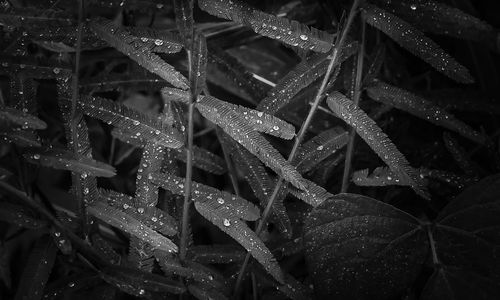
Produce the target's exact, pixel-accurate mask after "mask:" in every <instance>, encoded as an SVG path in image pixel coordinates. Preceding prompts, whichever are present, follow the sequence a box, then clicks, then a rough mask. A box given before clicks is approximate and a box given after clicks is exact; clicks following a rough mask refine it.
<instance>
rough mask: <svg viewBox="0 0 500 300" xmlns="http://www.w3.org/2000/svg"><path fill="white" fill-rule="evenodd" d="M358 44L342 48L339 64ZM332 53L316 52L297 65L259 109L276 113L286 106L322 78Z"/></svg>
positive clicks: (263, 101)
mask: <svg viewBox="0 0 500 300" xmlns="http://www.w3.org/2000/svg"><path fill="white" fill-rule="evenodd" d="M356 49H357V44H356V43H351V44H348V45H347V46H345V47H344V48H343V49H342V54H341V55H340V58H339V64H340V63H342V62H343V61H345V60H346V59H347V58H349V57H350V56H351V55H352V54H354V53H355V52H356ZM329 57H330V54H315V55H313V56H311V57H310V58H308V59H306V60H303V61H302V62H301V63H299V64H298V65H297V66H295V67H294V68H293V69H292V70H291V71H290V72H288V73H287V74H286V75H285V77H283V78H282V79H281V80H280V81H279V82H278V84H277V85H276V86H275V87H274V88H273V89H272V90H271V91H269V93H268V95H267V97H266V98H264V99H263V100H262V101H261V102H260V103H259V105H258V106H257V110H261V111H263V112H265V113H268V114H271V115H274V114H276V112H278V110H280V109H281V108H283V107H285V106H286V105H287V104H288V103H289V102H290V100H291V99H292V98H293V97H294V96H295V95H297V94H298V93H299V92H300V91H301V90H303V89H304V88H306V87H307V86H309V85H310V84H312V83H313V82H315V81H316V80H318V79H319V78H321V77H322V76H323V75H324V74H325V73H326V70H327V68H328V64H329V63H330V59H329Z"/></svg>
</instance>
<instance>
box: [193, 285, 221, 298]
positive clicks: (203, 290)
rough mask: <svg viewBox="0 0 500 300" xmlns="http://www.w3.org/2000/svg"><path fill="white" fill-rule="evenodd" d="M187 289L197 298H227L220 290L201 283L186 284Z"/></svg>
mask: <svg viewBox="0 0 500 300" xmlns="http://www.w3.org/2000/svg"><path fill="white" fill-rule="evenodd" d="M188 291H189V293H191V295H193V296H194V297H195V298H196V299H198V300H211V299H220V300H225V299H229V298H227V297H226V296H225V295H224V294H222V293H221V292H219V291H217V290H215V289H211V288H209V287H207V286H204V285H202V284H190V285H188Z"/></svg>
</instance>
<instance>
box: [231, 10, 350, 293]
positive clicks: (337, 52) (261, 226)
mask: <svg viewBox="0 0 500 300" xmlns="http://www.w3.org/2000/svg"><path fill="white" fill-rule="evenodd" d="M358 5H359V0H354V3H353V5H352V7H351V11H350V12H349V17H348V19H347V23H346V25H345V27H344V28H343V30H342V33H341V35H340V40H339V41H338V42H337V44H336V45H335V47H334V49H333V53H332V56H331V59H330V64H329V65H328V69H327V71H326V74H325V77H324V78H323V81H322V82H321V86H320V88H319V89H318V92H317V93H316V96H315V98H314V102H313V104H312V105H311V108H310V109H309V113H308V115H307V117H306V120H305V121H304V123H303V124H302V126H301V127H300V130H299V133H298V134H297V136H296V138H295V142H294V144H293V147H292V151H291V152H290V155H289V156H288V160H287V161H288V162H292V161H293V159H294V158H295V154H296V153H297V150H298V148H299V146H300V143H301V142H302V139H303V138H304V135H305V133H306V131H307V129H308V127H309V124H310V123H311V121H312V118H313V117H314V113H315V112H316V110H317V108H318V106H319V103H320V100H321V99H323V93H324V91H325V88H326V86H327V85H328V80H329V79H330V75H331V74H332V71H333V69H334V67H335V66H337V64H338V61H339V57H340V53H341V51H342V46H343V44H344V42H345V40H346V38H347V32H348V31H349V28H350V27H351V24H352V22H353V19H354V16H355V15H356V12H357V8H358ZM283 182H284V179H283V177H282V176H279V178H278V181H277V183H276V186H275V187H274V190H273V193H272V195H271V198H270V199H269V201H268V203H267V205H266V208H265V209H264V212H263V213H262V218H261V220H260V222H259V224H258V226H257V229H256V230H255V233H256V234H257V235H260V233H261V232H262V230H263V229H264V227H265V225H266V223H267V219H268V218H269V215H270V212H271V209H272V206H273V204H274V201H275V200H276V198H277V196H278V193H279V190H280V189H281V185H282V184H283ZM249 262H250V253H248V252H247V255H246V257H245V260H244V262H243V265H242V266H241V269H240V271H239V273H238V278H237V280H236V284H235V289H234V294H235V295H237V294H238V291H239V288H240V286H241V283H242V280H243V277H244V274H245V271H246V268H247V266H248V263H249Z"/></svg>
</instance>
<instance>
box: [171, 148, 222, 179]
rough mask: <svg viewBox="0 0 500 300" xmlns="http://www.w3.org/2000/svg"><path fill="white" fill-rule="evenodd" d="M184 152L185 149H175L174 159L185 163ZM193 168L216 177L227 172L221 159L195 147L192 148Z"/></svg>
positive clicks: (185, 153) (185, 155) (185, 156)
mask: <svg viewBox="0 0 500 300" xmlns="http://www.w3.org/2000/svg"><path fill="white" fill-rule="evenodd" d="M186 151H187V150H186V149H185V148H180V149H176V154H175V158H176V159H178V160H180V161H182V162H184V163H186V158H187V152H186ZM193 166H194V167H197V168H198V169H201V170H204V171H207V172H209V173H212V174H216V175H222V174H225V173H226V172H227V169H226V164H225V162H224V160H223V159H222V158H220V157H219V156H218V155H215V154H213V153H212V152H210V151H208V150H205V149H204V148H201V147H197V146H194V147H193Z"/></svg>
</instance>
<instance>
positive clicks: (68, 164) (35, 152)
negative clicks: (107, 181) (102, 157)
mask: <svg viewBox="0 0 500 300" xmlns="http://www.w3.org/2000/svg"><path fill="white" fill-rule="evenodd" d="M23 156H24V158H26V159H27V160H28V161H29V162H31V163H36V164H41V165H42V166H45V167H51V168H54V169H61V170H68V171H72V172H75V173H78V174H81V175H83V174H85V175H83V176H85V177H86V176H88V175H90V176H97V177H113V176H115V175H116V170H115V168H113V167H112V166H110V165H108V164H105V163H103V162H100V161H96V160H93V159H92V158H88V157H77V155H75V153H74V152H70V151H67V150H62V149H56V148H30V149H26V150H25V151H24V153H23Z"/></svg>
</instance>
